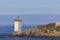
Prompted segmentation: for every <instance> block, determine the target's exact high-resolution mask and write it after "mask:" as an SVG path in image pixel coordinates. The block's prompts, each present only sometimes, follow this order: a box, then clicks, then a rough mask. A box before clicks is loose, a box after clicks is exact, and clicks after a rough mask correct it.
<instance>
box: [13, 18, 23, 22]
mask: <svg viewBox="0 0 60 40" xmlns="http://www.w3.org/2000/svg"><path fill="white" fill-rule="evenodd" d="M14 21H22V19H20V18H19V17H17V18H16V19H15V20H14Z"/></svg>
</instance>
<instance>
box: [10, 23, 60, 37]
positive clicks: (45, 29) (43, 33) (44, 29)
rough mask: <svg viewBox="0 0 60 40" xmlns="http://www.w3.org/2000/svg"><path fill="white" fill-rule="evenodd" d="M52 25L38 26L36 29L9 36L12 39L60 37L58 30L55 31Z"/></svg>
mask: <svg viewBox="0 0 60 40" xmlns="http://www.w3.org/2000/svg"><path fill="white" fill-rule="evenodd" d="M57 29H58V28H55V26H54V25H52V24H51V25H50V24H48V25H39V26H37V27H36V28H32V29H30V30H24V31H23V32H22V33H21V34H17V33H16V32H14V33H12V34H11V35H10V36H13V37H24V36H25V37H60V30H57Z"/></svg>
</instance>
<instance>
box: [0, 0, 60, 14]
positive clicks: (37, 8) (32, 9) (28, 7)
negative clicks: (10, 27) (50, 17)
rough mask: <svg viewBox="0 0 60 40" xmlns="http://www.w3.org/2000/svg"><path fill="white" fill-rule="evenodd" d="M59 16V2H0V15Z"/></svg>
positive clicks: (46, 0)
mask: <svg viewBox="0 0 60 40" xmlns="http://www.w3.org/2000/svg"><path fill="white" fill-rule="evenodd" d="M8 14H9V15H12V14H13V15H14V14H60V0H0V15H8Z"/></svg>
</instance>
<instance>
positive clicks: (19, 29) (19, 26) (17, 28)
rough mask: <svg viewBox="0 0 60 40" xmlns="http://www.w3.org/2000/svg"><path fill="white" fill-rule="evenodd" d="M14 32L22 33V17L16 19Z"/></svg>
mask: <svg viewBox="0 0 60 40" xmlns="http://www.w3.org/2000/svg"><path fill="white" fill-rule="evenodd" d="M14 32H15V33H16V34H20V33H22V19H20V18H19V17H17V18H16V19H14Z"/></svg>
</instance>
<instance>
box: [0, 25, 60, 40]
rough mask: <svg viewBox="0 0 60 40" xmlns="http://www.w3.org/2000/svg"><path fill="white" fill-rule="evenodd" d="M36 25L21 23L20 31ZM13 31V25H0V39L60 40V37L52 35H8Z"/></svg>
mask: <svg viewBox="0 0 60 40" xmlns="http://www.w3.org/2000/svg"><path fill="white" fill-rule="evenodd" d="M34 27H37V26H36V25H23V26H22V31H24V30H28V29H32V28H34ZM13 32H14V26H13V25H1V26H0V40H60V38H54V37H11V36H8V35H10V34H11V33H13Z"/></svg>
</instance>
